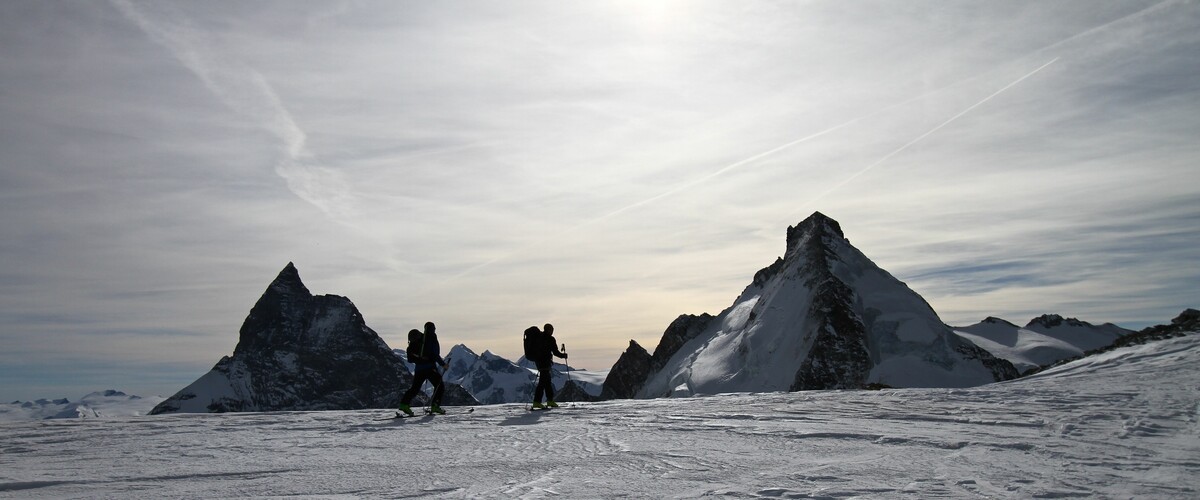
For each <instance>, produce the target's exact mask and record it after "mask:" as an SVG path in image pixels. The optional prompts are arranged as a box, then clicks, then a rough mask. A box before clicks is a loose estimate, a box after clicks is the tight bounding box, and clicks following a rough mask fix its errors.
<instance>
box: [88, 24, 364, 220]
mask: <svg viewBox="0 0 1200 500" xmlns="http://www.w3.org/2000/svg"><path fill="white" fill-rule="evenodd" d="M111 2H112V5H113V6H114V7H116V9H117V10H118V11H120V12H121V14H123V15H124V16H125V17H126V18H127V19H129V20H130V21H132V22H133V23H134V24H135V25H137V26H138V28H141V30H142V32H144V33H145V34H146V35H147V36H148V37H149V38H150V39H151V40H153V41H154V42H156V43H158V44H159V45H161V46H163V47H164V48H166V49H167V50H168V51H169V52H170V53H171V55H173V56H175V58H176V59H178V60H179V62H180V63H182V64H183V66H184V67H185V68H187V69H188V70H189V71H191V72H192V74H194V75H195V76H196V77H197V78H199V79H200V81H201V82H203V83H204V86H205V87H207V88H208V90H209V91H210V92H212V94H213V95H214V96H216V97H217V99H219V100H221V102H223V103H225V105H226V106H228V107H229V108H230V109H231V110H233V111H234V112H235V113H238V114H240V115H242V116H244V117H246V118H249V119H251V120H253V121H254V122H256V123H257V125H258V126H259V127H261V128H262V129H263V130H266V131H267V132H269V133H270V134H272V135H274V136H275V137H276V138H277V139H279V141H280V142H281V143H282V146H283V158H282V159H280V161H279V163H278V164H276V165H275V173H276V174H277V175H279V176H280V177H281V178H283V179H284V180H285V181H286V182H287V186H288V189H289V190H290V191H292V193H293V194H295V195H296V196H297V197H299V198H300V199H302V200H304V201H306V202H308V203H310V204H312V205H314V206H316V207H317V208H319V209H320V210H321V211H322V212H324V213H325V214H326V215H329V216H330V217H331V218H332V219H334V220H335V221H337V222H339V223H341V224H343V225H347V226H351V227H353V226H354V218H353V217H352V215H353V210H352V208H353V207H354V203H353V202H354V195H353V192H352V190H351V188H350V185H349V183H348V182H347V181H346V179H345V178H344V176H343V175H342V174H341V172H338V171H336V170H333V169H330V168H327V167H324V166H320V165H318V164H316V158H315V156H314V155H313V154H312V153H311V152H310V151H309V150H308V146H307V141H308V136H307V135H306V134H305V133H304V131H303V130H302V129H301V128H300V126H299V125H297V123H296V120H295V119H293V118H292V115H291V113H289V112H288V110H287V108H286V107H284V105H283V102H282V101H281V100H280V99H279V94H278V93H276V92H275V89H274V88H272V87H271V84H270V83H269V82H267V80H266V78H264V77H263V75H262V74H261V73H259V72H257V71H255V70H253V69H252V68H249V67H247V66H245V65H244V64H240V63H237V62H230V60H229V59H228V58H226V57H224V56H223V55H220V54H217V53H216V52H214V51H213V50H212V49H210V48H209V47H208V45H209V44H208V43H207V41H206V40H205V39H204V38H203V36H204V35H203V33H200V32H195V31H193V30H191V29H189V28H188V27H186V26H185V25H181V24H179V23H177V22H175V21H174V20H173V19H171V17H173V16H170V15H167V16H163V15H161V14H160V15H157V16H152V15H148V14H147V12H145V11H144V10H143V8H142V6H139V5H136V4H134V3H133V2H130V1H129V0H111Z"/></svg>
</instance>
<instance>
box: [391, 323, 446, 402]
mask: <svg viewBox="0 0 1200 500" xmlns="http://www.w3.org/2000/svg"><path fill="white" fill-rule="evenodd" d="M441 351H442V347H441V345H439V344H438V338H437V327H436V326H434V324H433V322H432V321H430V322H427V323H425V333H421V331H419V330H415V329H414V330H410V331H409V332H408V349H405V351H404V352H405V354H406V355H408V362H409V363H412V364H414V365H416V368H415V369H414V370H413V383H412V387H410V388H409V389H408V392H405V393H404V397H402V398H400V411H402V412H404V413H406V414H407V415H408V416H410V417H411V416H413V411H412V407H410V406H409V403H411V402H412V400H413V398H414V397H416V396H417V392H419V391H420V390H421V386H422V385H424V384H425V381H426V380H428V381H429V383H430V384H432V385H433V397H432V398H430V401H429V411H430V412H433V413H437V414H439V415H445V414H446V410H443V409H442V394H443V393H444V392H445V387H443V384H442V374H441V372H439V371H438V369H437V367H438V365H441V366H442V369H443V370H444V369H446V368H447V364H446V360H444V359H442V355H441Z"/></svg>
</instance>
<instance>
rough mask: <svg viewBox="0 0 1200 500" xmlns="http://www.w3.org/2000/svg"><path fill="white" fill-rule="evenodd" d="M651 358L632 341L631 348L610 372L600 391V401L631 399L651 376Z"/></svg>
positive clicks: (630, 342) (622, 355) (622, 354)
mask: <svg viewBox="0 0 1200 500" xmlns="http://www.w3.org/2000/svg"><path fill="white" fill-rule="evenodd" d="M650 365H651V357H650V353H648V352H646V349H645V348H643V347H642V346H641V345H640V344H638V343H637V341H634V340H630V341H629V347H628V348H626V349H625V352H623V353H621V357H620V358H618V359H617V363H616V364H614V365H613V367H612V370H609V372H608V377H607V378H605V379H604V386H603V387H601V389H600V399H606V400H607V399H631V398H633V397H634V395H636V394H637V392H638V391H639V390H640V389H641V388H642V384H645V383H646V379H647V378H649V377H650V374H651V369H650Z"/></svg>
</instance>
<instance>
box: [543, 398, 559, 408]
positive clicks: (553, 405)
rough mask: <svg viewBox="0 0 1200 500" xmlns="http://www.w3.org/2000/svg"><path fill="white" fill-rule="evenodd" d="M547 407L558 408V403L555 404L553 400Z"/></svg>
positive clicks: (547, 403)
mask: <svg viewBox="0 0 1200 500" xmlns="http://www.w3.org/2000/svg"><path fill="white" fill-rule="evenodd" d="M546 407H547V408H558V403H555V402H554V400H553V399H551V400H550V401H546Z"/></svg>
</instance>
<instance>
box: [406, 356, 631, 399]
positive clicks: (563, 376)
mask: <svg viewBox="0 0 1200 500" xmlns="http://www.w3.org/2000/svg"><path fill="white" fill-rule="evenodd" d="M395 352H396V355H398V356H401V357H404V351H403V350H402V349H397V350H396V351H395ZM445 358H446V359H447V360H448V361H449V363H450V368H449V369H448V370H446V373H445V375H444V379H445V380H446V381H447V382H450V383H453V384H459V385H461V386H462V387H463V388H464V389H466V390H467V391H468V392H470V393H471V394H472V395H474V396H475V398H476V399H478V400H479V402H480V403H483V404H499V403H518V402H528V401H530V400H532V398H533V388H534V386H535V385H536V384H537V377H538V375H537V367H536V365H534V364H533V363H531V362H529V361H528V360H526V359H525V357H524V356H522V357H521V358H520V359H518V360H517V361H515V362H514V361H510V360H508V359H507V358H504V357H503V356H499V355H497V354H493V353H492V352H491V351H484V352H483V354H475V351H473V350H471V348H469V347H467V346H466V345H463V344H458V345H456V346H454V347H452V348H450V351H449V353H448V354H447V355H446V356H445ZM551 375H552V378H553V380H554V387H556V388H560V390H559V393H558V394H556V399H557V400H558V401H583V400H591V399H595V398H598V397H599V395H600V388H601V385H602V384H603V383H604V378H605V377H606V376H607V375H608V372H607V371H599V372H597V371H590V370H579V369H572V368H570V367H569V366H568V365H565V364H562V363H554V366H553V368H552V370H551ZM568 381H569V383H570V384H571V385H573V386H576V387H577V388H578V390H580V391H582V392H583V394H576V393H574V392H572V389H570V388H568V387H567V385H568Z"/></svg>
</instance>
